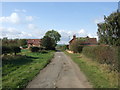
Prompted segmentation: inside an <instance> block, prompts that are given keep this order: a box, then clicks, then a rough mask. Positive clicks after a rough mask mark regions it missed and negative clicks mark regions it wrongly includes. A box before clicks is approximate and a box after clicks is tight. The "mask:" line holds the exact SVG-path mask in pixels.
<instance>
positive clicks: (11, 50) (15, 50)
mask: <svg viewBox="0 0 120 90" xmlns="http://www.w3.org/2000/svg"><path fill="white" fill-rule="evenodd" d="M19 52H21V49H20V47H19V46H16V45H11V46H7V45H3V46H2V54H8V53H15V55H16V53H19Z"/></svg>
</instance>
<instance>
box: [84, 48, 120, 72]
mask: <svg viewBox="0 0 120 90" xmlns="http://www.w3.org/2000/svg"><path fill="white" fill-rule="evenodd" d="M119 50H120V47H110V46H86V47H84V48H83V51H82V53H83V54H84V55H85V56H87V57H89V58H92V59H93V60H96V61H98V62H99V63H101V64H109V65H111V69H113V70H119V69H118V58H119V57H120V55H119V53H118V52H119Z"/></svg>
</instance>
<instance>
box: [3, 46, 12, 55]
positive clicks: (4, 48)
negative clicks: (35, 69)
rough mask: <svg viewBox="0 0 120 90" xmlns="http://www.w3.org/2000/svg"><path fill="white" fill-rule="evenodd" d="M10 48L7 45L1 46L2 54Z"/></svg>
mask: <svg viewBox="0 0 120 90" xmlns="http://www.w3.org/2000/svg"><path fill="white" fill-rule="evenodd" d="M10 52H11V49H10V47H9V46H2V54H7V53H10Z"/></svg>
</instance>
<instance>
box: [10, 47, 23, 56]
mask: <svg viewBox="0 0 120 90" xmlns="http://www.w3.org/2000/svg"><path fill="white" fill-rule="evenodd" d="M11 48H12V51H13V52H14V53H15V55H16V53H19V52H21V49H20V47H18V46H12V47H11Z"/></svg>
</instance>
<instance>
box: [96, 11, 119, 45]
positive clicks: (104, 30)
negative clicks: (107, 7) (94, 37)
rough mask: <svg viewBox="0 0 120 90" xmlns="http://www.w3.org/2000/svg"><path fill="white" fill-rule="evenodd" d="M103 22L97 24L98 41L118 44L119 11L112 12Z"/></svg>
mask: <svg viewBox="0 0 120 90" xmlns="http://www.w3.org/2000/svg"><path fill="white" fill-rule="evenodd" d="M104 20H105V21H104V22H103V23H99V24H98V32H97V33H98V36H99V42H100V43H103V44H108V45H115V46H120V12H119V11H117V12H114V13H112V14H110V15H109V16H108V17H106V16H104Z"/></svg>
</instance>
